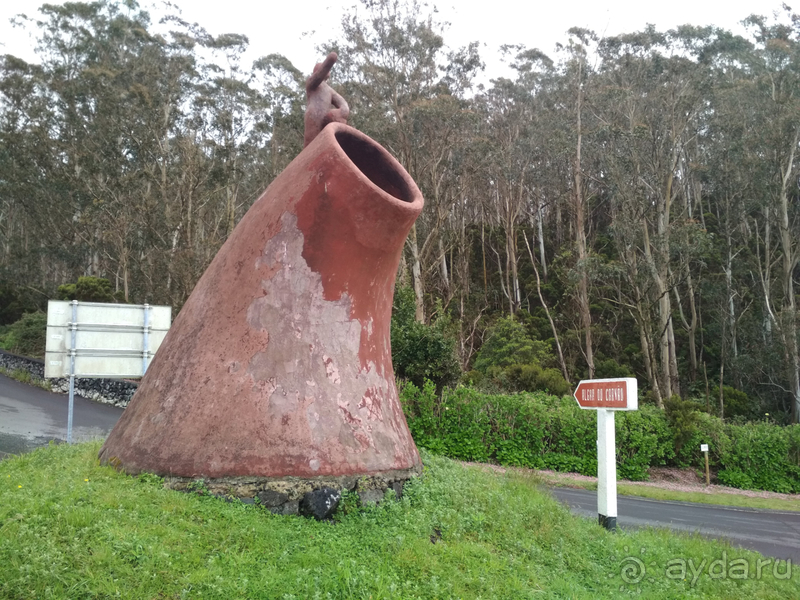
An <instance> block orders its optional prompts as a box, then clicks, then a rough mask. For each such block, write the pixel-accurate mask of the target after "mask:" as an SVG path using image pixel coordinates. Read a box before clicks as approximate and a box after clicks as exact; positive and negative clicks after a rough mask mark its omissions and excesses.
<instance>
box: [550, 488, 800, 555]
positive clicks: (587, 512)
mask: <svg viewBox="0 0 800 600" xmlns="http://www.w3.org/2000/svg"><path fill="white" fill-rule="evenodd" d="M550 491H551V492H552V493H553V495H554V496H555V497H556V498H558V499H559V500H561V501H562V502H564V503H565V504H567V505H568V506H569V507H570V510H571V511H572V513H573V514H576V515H580V516H583V517H587V518H590V519H593V520H594V521H595V522H596V521H597V492H596V491H592V490H578V489H572V488H552V489H551V490H550ZM617 512H618V516H617V525H618V526H619V527H622V528H636V527H666V528H668V529H674V530H679V531H688V532H697V533H699V534H701V535H703V536H705V537H711V538H716V539H725V540H729V541H730V542H731V543H732V544H733V545H734V546H740V547H742V548H747V549H749V550H756V551H758V552H761V553H762V554H764V555H766V556H771V557H773V558H779V559H782V560H786V559H792V563H793V564H795V565H797V564H800V512H784V511H777V510H756V509H749V508H733V507H730V506H717V505H713V504H694V503H692V502H665V501H662V500H649V499H647V498H637V497H634V496H617Z"/></svg>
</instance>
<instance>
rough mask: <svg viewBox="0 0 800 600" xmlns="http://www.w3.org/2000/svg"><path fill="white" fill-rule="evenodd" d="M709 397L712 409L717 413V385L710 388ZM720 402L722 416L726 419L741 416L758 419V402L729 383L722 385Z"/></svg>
mask: <svg viewBox="0 0 800 600" xmlns="http://www.w3.org/2000/svg"><path fill="white" fill-rule="evenodd" d="M711 398H712V403H711V406H712V407H713V411H714V412H715V414H717V415H718V414H719V386H714V387H713V388H711ZM722 403H723V407H724V413H725V414H724V416H725V418H726V419H734V418H737V417H739V418H741V419H742V420H745V421H747V420H753V419H758V418H760V417H761V416H762V415H761V414H760V412H761V411H760V404H759V403H758V402H757V401H756V400H752V399H751V398H750V397H749V396H748V395H747V394H746V393H744V392H743V391H741V390H737V389H736V388H734V387H731V386H729V385H723V386H722Z"/></svg>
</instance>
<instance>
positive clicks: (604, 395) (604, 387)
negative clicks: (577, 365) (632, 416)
mask: <svg viewBox="0 0 800 600" xmlns="http://www.w3.org/2000/svg"><path fill="white" fill-rule="evenodd" d="M638 394H639V387H638V384H637V382H636V379H635V378H633V377H625V378H622V379H587V380H584V381H581V382H580V383H579V384H578V387H577V388H576V389H575V394H574V396H575V400H577V401H578V406H580V407H581V408H583V409H587V410H596V411H597V514H598V517H599V521H600V525H602V526H603V527H605V528H606V529H610V530H614V529H616V528H617V448H616V446H617V444H616V435H615V430H614V412H615V411H617V410H637V409H638V408H639V397H638Z"/></svg>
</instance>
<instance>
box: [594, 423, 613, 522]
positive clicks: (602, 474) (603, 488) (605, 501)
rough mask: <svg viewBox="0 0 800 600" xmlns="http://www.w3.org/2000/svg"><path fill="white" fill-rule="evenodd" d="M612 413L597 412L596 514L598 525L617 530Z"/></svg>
mask: <svg viewBox="0 0 800 600" xmlns="http://www.w3.org/2000/svg"><path fill="white" fill-rule="evenodd" d="M615 433H616V432H615V430H614V411H613V410H606V409H604V408H601V409H598V411H597V514H598V517H599V522H600V525H602V526H603V527H605V528H606V529H609V530H611V531H614V530H615V529H616V528H617V457H616V448H617V444H616V436H615Z"/></svg>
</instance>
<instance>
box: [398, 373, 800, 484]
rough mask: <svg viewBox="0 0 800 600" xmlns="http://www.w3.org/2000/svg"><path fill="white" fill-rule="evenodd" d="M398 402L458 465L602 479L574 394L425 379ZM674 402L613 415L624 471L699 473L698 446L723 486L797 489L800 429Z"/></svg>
mask: <svg viewBox="0 0 800 600" xmlns="http://www.w3.org/2000/svg"><path fill="white" fill-rule="evenodd" d="M400 398H401V402H402V405H403V411H404V413H405V415H406V419H407V420H408V425H409V428H410V430H411V434H412V435H413V436H414V440H415V441H416V443H417V444H418V445H419V446H421V447H423V448H427V449H429V450H431V451H433V452H436V453H439V454H443V455H445V456H449V457H451V458H457V459H461V460H470V461H480V462H495V463H499V464H502V465H509V466H521V467H531V468H548V469H553V470H556V471H571V472H577V473H582V474H584V475H596V474H597V415H596V411H593V410H582V409H581V408H580V407H579V406H578V405H577V403H576V402H575V401H574V399H573V398H571V397H567V396H564V397H557V396H552V395H548V394H544V393H542V392H535V393H515V394H492V393H486V392H484V391H481V390H478V389H475V388H472V387H465V386H461V387H459V388H457V389H455V390H449V389H445V390H444V392H443V393H442V395H441V396H439V395H438V394H437V391H436V386H435V385H434V384H433V383H431V382H426V384H425V385H424V386H423V387H422V388H418V387H416V386H415V385H413V384H411V383H407V384H405V385H403V386H402V387H401V390H400ZM697 407H698V405H697V404H695V403H693V402H691V401H683V400H680V399H679V398H672V399H671V400H670V401H668V408H667V410H665V411H662V410H660V409H658V408H656V407H655V406H650V405H644V406H641V407H640V408H639V410H638V411H630V412H627V411H624V412H622V411H621V412H618V413H617V414H616V416H615V425H616V427H615V431H616V446H617V448H616V451H617V472H618V474H619V476H620V477H621V478H624V479H629V480H634V481H637V480H639V481H641V480H645V479H647V475H648V469H649V468H650V467H653V466H662V465H675V466H681V467H687V466H691V467H695V468H702V467H703V464H704V458H703V454H702V452H701V451H700V445H701V444H708V445H709V450H710V452H709V462H710V465H711V467H712V468H713V469H718V470H719V472H718V475H717V478H718V479H719V481H720V482H722V483H724V484H726V485H731V486H736V487H743V488H750V489H753V488H755V489H763V490H772V491H776V492H800V425H793V426H789V427H781V426H778V425H775V424H773V423H769V422H756V423H747V424H745V425H738V424H730V423H724V422H723V421H722V420H721V419H719V418H717V417H715V416H713V415H709V414H707V413H705V412H700V411H699V410H697Z"/></svg>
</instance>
